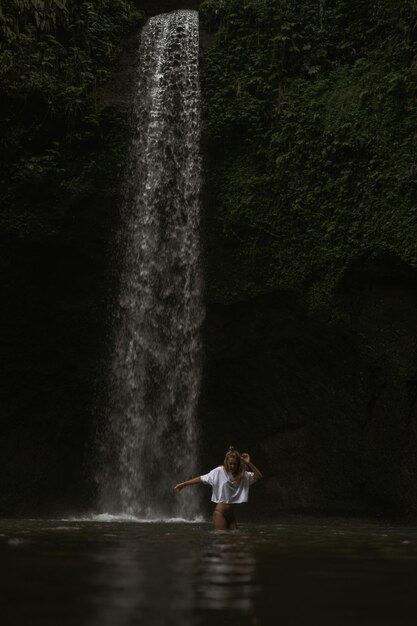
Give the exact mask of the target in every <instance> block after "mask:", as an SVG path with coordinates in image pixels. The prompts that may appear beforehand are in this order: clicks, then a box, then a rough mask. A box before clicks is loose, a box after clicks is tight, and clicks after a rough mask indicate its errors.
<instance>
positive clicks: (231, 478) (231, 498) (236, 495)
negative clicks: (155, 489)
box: [175, 446, 262, 530]
mask: <svg viewBox="0 0 417 626" xmlns="http://www.w3.org/2000/svg"><path fill="white" fill-rule="evenodd" d="M246 467H249V469H250V470H251V471H247V469H246ZM260 478H262V474H261V472H260V471H259V470H258V468H257V467H255V465H254V464H253V463H252V462H251V460H250V456H249V454H247V453H246V452H245V453H243V454H240V453H239V452H238V451H237V450H235V448H233V446H230V448H229V451H228V452H227V454H226V456H225V458H224V462H223V465H219V467H216V468H215V469H213V470H211V472H209V473H208V474H204V475H203V476H197V477H196V478H192V479H191V480H186V481H185V482H183V483H178V485H175V489H177V490H178V491H181V489H183V488H184V487H188V486H189V485H198V483H203V484H205V485H211V487H212V490H213V491H212V495H211V500H212V502H215V503H216V508H215V509H214V513H213V523H214V528H217V529H219V530H226V529H230V530H232V529H235V528H237V521H236V518H235V512H234V509H233V505H234V504H241V503H242V502H247V500H248V496H249V487H250V485H253V483H254V482H256V481H257V480H259V479H260Z"/></svg>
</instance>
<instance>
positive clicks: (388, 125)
mask: <svg viewBox="0 0 417 626" xmlns="http://www.w3.org/2000/svg"><path fill="white" fill-rule="evenodd" d="M201 13H202V16H203V20H204V22H205V25H206V28H208V29H209V30H210V31H211V32H212V35H213V40H212V43H211V45H210V47H209V48H208V49H207V50H206V52H205V54H204V58H203V70H202V80H203V93H204V95H205V102H204V107H205V108H204V111H205V126H204V145H205V150H206V153H207V163H208V165H207V177H206V179H207V184H206V194H205V195H206V202H207V225H208V231H209V244H208V260H209V281H208V282H209V295H210V297H211V298H213V299H220V300H231V299H234V298H242V297H249V296H252V295H254V294H256V293H259V292H263V291H269V290H273V289H276V288H278V287H287V288H291V289H296V290H300V291H306V292H307V294H308V300H309V302H310V305H311V306H312V307H313V308H316V307H322V306H326V305H327V304H329V302H330V301H331V296H332V293H333V290H334V287H335V285H336V284H337V281H338V280H339V279H340V277H341V276H342V274H343V272H344V271H345V270H346V268H347V267H348V266H349V265H350V264H351V263H352V261H353V260H354V259H357V258H358V257H360V256H362V255H373V254H379V253H393V254H395V255H396V256H398V257H399V258H401V259H402V260H404V261H405V262H407V263H409V264H411V265H412V266H414V267H416V266H417V244H416V241H417V176H416V160H415V153H416V141H417V109H416V106H415V103H416V101H417V2H415V1H402V2H399V3H394V2H392V1H391V0H367V1H365V2H364V1H363V0H305V2H299V1H298V0H281V1H279V0H207V1H206V2H204V3H203V5H202V8H201Z"/></svg>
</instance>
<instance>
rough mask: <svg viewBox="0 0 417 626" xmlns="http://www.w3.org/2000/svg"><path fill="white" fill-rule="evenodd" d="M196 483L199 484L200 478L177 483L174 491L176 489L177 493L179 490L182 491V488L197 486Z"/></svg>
mask: <svg viewBox="0 0 417 626" xmlns="http://www.w3.org/2000/svg"><path fill="white" fill-rule="evenodd" d="M198 483H201V478H200V476H196V477H195V478H191V480H185V481H184V482H183V483H178V485H175V487H174V489H176V490H177V491H181V489H183V488H184V487H188V486H189V485H198Z"/></svg>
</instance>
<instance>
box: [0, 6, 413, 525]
mask: <svg viewBox="0 0 417 626" xmlns="http://www.w3.org/2000/svg"><path fill="white" fill-rule="evenodd" d="M200 4H201V18H202V28H203V30H204V32H203V34H204V37H203V38H202V40H203V42H204V46H203V49H202V59H201V61H202V92H203V120H204V127H203V152H204V163H205V185H204V193H203V210H204V215H203V228H202V239H203V243H204V264H205V274H206V296H207V298H206V300H207V318H206V324H205V328H204V333H205V368H204V381H203V389H202V397H201V405H200V414H199V419H200V423H201V433H202V449H201V463H202V470H203V469H204V470H206V469H209V468H210V466H211V465H212V464H213V463H214V464H218V463H219V462H220V461H221V459H222V457H223V454H224V450H225V447H227V446H228V445H229V444H231V443H232V444H234V445H237V446H240V447H242V448H248V449H249V450H250V451H251V452H252V453H253V455H254V460H255V461H257V462H258V463H259V465H260V466H261V469H262V470H263V471H264V473H265V476H266V477H265V480H264V481H263V483H261V484H259V485H258V486H257V489H256V490H255V489H254V490H253V496H254V498H255V501H256V505H257V506H256V507H254V509H255V508H256V510H262V509H264V510H265V509H268V510H274V511H278V510H281V509H283V508H287V509H300V508H304V509H308V510H312V509H320V510H336V509H337V510H339V511H354V510H359V509H360V510H364V509H369V508H372V507H374V509H375V508H376V509H377V510H381V509H383V508H388V509H392V510H395V511H402V512H404V511H413V510H414V511H415V510H416V509H417V501H416V496H415V493H417V491H416V489H415V486H416V483H417V468H416V466H415V454H414V450H415V444H416V432H417V430H416V406H415V400H416V396H415V382H416V375H417V368H416V361H417V359H416V345H417V337H416V330H415V323H414V321H415V319H416V307H417V303H416V295H415V294H416V277H415V270H416V258H417V257H416V244H415V242H416V240H417V239H416V234H417V233H416V232H415V231H416V223H417V221H416V219H415V218H416V184H415V180H416V176H415V167H414V160H413V154H414V149H415V140H416V113H415V107H414V103H415V96H416V75H417V70H416V67H417V66H416V43H415V41H416V32H417V31H416V8H415V4H414V2H408V1H406V2H402V3H400V6H395V4H394V3H391V2H389V1H388V0H380V1H379V2H376V0H375V2H373V1H367V2H354V3H352V2H347V1H342V0H327V1H326V2H321V1H317V0H314V1H313V0H311V1H310V0H307V1H306V2H303V3H300V2H295V0H294V1H293V0H286V1H284V0H282V1H276V0H210V1H206V2H204V3H199V2H192V1H191V0H190V2H183V3H174V2H171V1H170V0H166V1H162V0H161V1H160V2H159V1H158V2H157V1H155V2H147V1H145V0H144V1H143V2H141V1H140V0H138V1H137V2H133V1H129V0H117V1H116V2H115V1H113V2H107V1H105V2H100V3H94V2H92V3H91V2H81V3H78V4H77V7H75V5H74V4H73V3H69V2H65V0H48V1H47V2H45V3H44V8H43V9H42V10H41V9H40V8H39V7H40V3H35V2H33V3H31V2H13V3H11V2H8V3H5V4H4V7H2V10H3V17H5V19H3V21H2V22H1V28H2V34H3V38H2V42H3V43H2V48H1V51H0V53H1V57H0V60H1V74H0V88H1V95H2V102H3V107H4V115H3V118H2V122H1V124H2V127H1V137H2V143H1V155H0V157H1V162H2V163H4V164H5V165H6V167H5V168H4V169H3V173H2V175H1V176H0V185H1V197H2V213H1V218H0V220H1V221H0V236H1V238H2V243H3V246H2V251H1V256H0V260H1V266H0V272H1V274H0V280H1V287H2V293H3V296H4V298H3V301H4V303H5V304H4V306H3V307H2V311H1V322H2V329H3V339H2V344H1V360H2V380H3V381H4V382H5V385H3V386H2V390H3V391H2V409H1V416H0V458H1V459H2V460H1V466H0V470H1V471H0V475H1V479H0V515H11V514H35V513H51V512H57V511H66V512H68V511H74V510H76V509H79V510H80V509H86V508H87V509H88V508H89V507H91V506H92V504H93V502H94V492H95V483H94V469H93V466H92V463H91V459H92V458H93V457H94V428H95V424H96V421H97V419H98V418H99V417H100V409H99V408H98V407H100V398H101V394H102V393H103V387H104V385H105V380H106V377H105V369H106V363H108V362H109V358H110V357H109V354H108V351H109V346H110V345H111V341H110V337H111V334H112V327H113V322H112V302H113V299H114V294H115V293H117V276H118V271H117V270H118V258H117V246H116V245H115V244H116V233H117V230H118V227H119V210H120V204H121V195H122V192H121V185H122V179H123V171H124V162H125V155H126V154H127V149H128V145H129V123H130V111H131V104H132V96H131V91H130V86H131V83H132V81H131V78H132V72H133V70H134V65H135V54H136V47H137V36H138V31H139V30H140V28H141V25H142V24H143V23H144V20H145V19H146V16H147V15H151V14H154V13H156V12H161V11H167V10H172V9H174V8H197V6H198V5H200ZM191 5H192V6H191Z"/></svg>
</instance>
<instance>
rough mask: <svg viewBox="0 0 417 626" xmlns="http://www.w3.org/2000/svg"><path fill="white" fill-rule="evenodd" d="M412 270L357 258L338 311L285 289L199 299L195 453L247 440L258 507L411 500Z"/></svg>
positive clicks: (392, 261) (382, 507)
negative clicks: (202, 318) (202, 354)
mask: <svg viewBox="0 0 417 626" xmlns="http://www.w3.org/2000/svg"><path fill="white" fill-rule="evenodd" d="M416 278H417V273H416V272H415V270H412V269H410V268H409V267H408V266H406V265H405V264H404V263H402V262H400V261H399V260H398V259H396V258H395V257H386V256H384V257H381V258H379V259H375V258H373V259H369V258H362V259H359V260H358V261H357V262H356V263H355V264H354V265H353V266H352V267H351V268H350V269H349V271H348V272H347V274H346V276H345V277H344V279H343V281H342V283H341V284H340V285H339V289H338V298H339V301H338V311H339V317H338V319H337V321H336V320H334V319H329V318H328V317H326V316H324V315H323V314H322V313H317V312H316V313H312V312H311V311H310V310H309V309H308V308H307V307H306V304H305V301H303V298H302V297H300V296H299V295H297V294H294V293H293V292H288V291H279V292H274V293H270V294H264V295H262V296H258V297H256V298H253V299H252V300H250V301H245V302H235V303H233V304H220V303H218V304H212V305H209V306H208V311H207V320H206V327H205V345H206V370H205V376H204V380H203V392H202V401H201V414H202V421H203V425H205V430H204V437H203V441H204V454H203V457H204V462H205V463H206V464H207V466H209V465H210V464H212V463H213V462H214V461H215V458H218V459H221V458H222V455H223V454H224V449H225V448H227V446H228V445H229V444H232V445H235V446H237V447H239V448H240V449H241V450H243V449H245V450H249V452H251V453H252V454H253V459H254V462H255V463H257V464H259V466H260V468H261V469H262V471H263V472H264V474H265V478H264V479H263V481H262V483H261V484H260V485H259V486H257V489H256V490H254V493H253V498H254V501H255V503H256V511H257V512H258V511H259V510H264V511H265V513H266V514H267V513H268V512H270V513H271V512H273V511H275V512H276V511H279V510H282V509H284V510H294V509H295V510H310V511H311V510H322V511H328V512H344V513H351V514H354V513H365V512H368V513H377V512H384V513H387V514H389V513H391V514H392V513H396V512H402V513H405V512H408V513H412V512H413V511H416V509H417V497H416V490H415V484H416V480H417V474H416V453H415V450H416V375H417V350H416V347H417V329H416V326H415V323H414V320H415V319H416V315H417V289H416ZM203 428H204V426H203Z"/></svg>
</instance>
